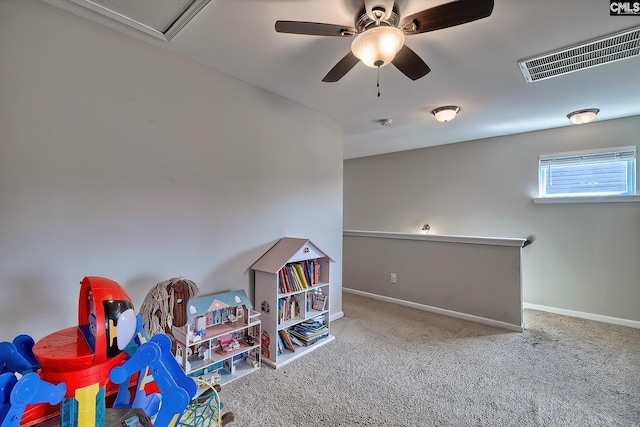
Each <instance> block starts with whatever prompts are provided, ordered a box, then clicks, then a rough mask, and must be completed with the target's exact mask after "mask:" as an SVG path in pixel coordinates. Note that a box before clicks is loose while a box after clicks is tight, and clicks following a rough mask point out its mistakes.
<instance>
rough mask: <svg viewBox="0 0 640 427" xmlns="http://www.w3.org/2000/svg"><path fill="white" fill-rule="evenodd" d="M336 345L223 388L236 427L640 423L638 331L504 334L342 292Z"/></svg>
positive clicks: (551, 324)
mask: <svg viewBox="0 0 640 427" xmlns="http://www.w3.org/2000/svg"><path fill="white" fill-rule="evenodd" d="M343 312H344V314H345V316H344V318H342V319H338V320H336V321H334V322H332V323H331V333H332V335H334V336H335V337H336V339H335V340H334V341H333V342H330V343H328V344H327V345H325V346H323V347H320V348H318V349H317V350H315V351H313V352H311V353H309V354H308V355H305V356H304V357H302V358H300V359H298V360H295V361H293V362H291V363H289V364H288V365H285V366H283V367H280V368H278V369H272V368H270V367H268V366H267V365H263V367H262V368H261V369H260V370H259V371H256V372H254V373H252V374H250V375H247V376H245V377H242V378H240V379H238V380H236V381H234V382H232V383H229V384H226V385H225V386H223V388H222V392H221V398H222V401H223V402H224V405H225V410H226V411H230V412H233V414H234V416H235V421H234V422H233V423H231V424H230V425H231V426H239V427H279V426H287V427H315V426H398V427H400V426H402V427H407V426H420V427H427V426H437V427H466V426H470V427H471V426H473V427H500V426H514V427H516V426H517V427H526V426H550V427H551V426H552V427H562V426H567V427H569V426H570V427H587V426H594V427H605V426H620V427H633V426H640V329H633V328H628V327H623V326H616V325H610V324H604V323H599V322H594V321H589V320H583V319H578V318H572V317H567V316H561V315H556V314H550V313H544V312H539V311H534V310H525V312H524V320H525V328H526V329H525V331H524V332H523V333H519V332H511V331H506V330H502V329H498V328H494V327H490V326H486V325H481V324H477V323H472V322H468V321H464V320H460V319H455V318H450V317H446V316H441V315H437V314H433V313H429V312H424V311H420V310H416V309H412V308H408V307H404V306H399V305H395V304H391V303H387V302H382V301H379V300H375V299H371V298H366V297H362V296H358V295H354V294H348V293H345V294H344V296H343Z"/></svg>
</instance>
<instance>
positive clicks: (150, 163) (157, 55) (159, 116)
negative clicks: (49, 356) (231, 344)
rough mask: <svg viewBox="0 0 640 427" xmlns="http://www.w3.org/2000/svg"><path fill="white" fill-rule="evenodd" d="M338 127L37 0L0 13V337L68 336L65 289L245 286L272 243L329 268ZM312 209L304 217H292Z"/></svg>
mask: <svg viewBox="0 0 640 427" xmlns="http://www.w3.org/2000/svg"><path fill="white" fill-rule="evenodd" d="M342 168H343V161H342V128H341V126H340V125H339V124H338V123H337V122H336V121H335V120H333V119H330V118H328V117H326V116H324V115H321V114H318V113H317V112H314V111H312V110H309V109H307V108H305V107H303V106H301V105H297V104H294V103H292V102H290V101H288V100H285V99H283V98H281V97H278V96H275V95H273V94H271V93H267V92H265V91H263V90H260V89H257V88H255V87H252V86H249V85H247V84H244V83H242V82H239V81H237V80H235V79H233V78H231V77H229V76H226V75H223V74H220V73H216V72H213V71H211V70H209V69H206V68H204V67H202V66H200V65H198V64H195V63H192V62H189V61H186V60H184V59H182V58H180V57H178V56H176V55H174V54H172V53H168V52H166V51H164V50H162V49H159V48H158V47H154V46H153V45H151V44H147V43H145V42H143V41H141V40H138V39H135V38H132V37H130V36H127V35H124V34H121V33H118V32H115V31H113V30H111V29H108V28H106V27H103V26H101V25H98V24H95V23H93V22H90V21H87V20H84V19H82V18H79V17H77V16H75V15H72V14H70V13H68V12H65V11H62V10H60V9H58V8H55V7H52V6H50V5H48V4H45V3H43V2H41V1H38V0H8V1H7V0H3V1H0V319H1V322H0V340H7V339H12V338H13V337H14V336H15V335H17V334H19V333H28V334H31V335H32V336H34V338H36V339H38V338H40V337H42V336H43V335H44V334H46V333H49V332H53V331H55V330H59V329H62V328H66V327H69V326H73V325H75V324H77V304H78V290H79V282H80V280H81V279H82V278H83V277H84V276H87V275H99V276H106V277H108V278H111V279H113V280H116V281H117V282H119V283H120V284H122V285H123V286H124V287H125V288H126V289H127V291H128V292H129V294H130V295H131V297H132V298H133V300H134V304H135V305H136V306H138V307H139V304H140V303H141V301H142V299H143V298H144V296H145V295H146V293H147V292H148V290H149V289H150V288H151V287H152V286H154V285H155V284H156V283H158V282H160V281H162V280H165V279H168V278H171V277H175V276H184V277H186V278H189V279H192V280H194V281H195V282H196V283H197V284H198V285H199V287H200V289H201V291H202V292H203V293H210V292H215V291H224V290H229V289H246V290H247V291H248V293H249V295H250V296H251V295H252V289H251V285H252V274H250V271H249V266H250V265H251V264H252V263H253V262H255V261H256V260H257V259H258V258H259V257H260V256H261V255H262V254H263V253H264V252H265V251H266V250H267V249H269V248H270V247H271V246H272V245H273V244H274V243H275V242H276V241H277V239H278V238H280V237H282V236H293V237H307V238H310V239H311V240H312V241H313V242H315V243H316V244H317V245H318V246H319V247H321V248H322V249H323V250H324V251H326V252H327V253H328V254H330V256H331V258H332V259H333V260H334V261H335V263H334V264H333V265H332V269H331V273H332V277H331V280H332V283H333V285H334V290H333V291H332V292H331V295H332V301H331V307H332V310H333V313H336V312H339V311H340V310H341V292H340V289H341V278H342V273H341V269H342V200H343V197H342ZM308 207H312V209H307V208H308Z"/></svg>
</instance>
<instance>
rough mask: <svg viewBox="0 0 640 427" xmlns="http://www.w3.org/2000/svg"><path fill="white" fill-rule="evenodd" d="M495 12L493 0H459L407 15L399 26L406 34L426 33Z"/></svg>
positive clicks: (484, 16)
mask: <svg viewBox="0 0 640 427" xmlns="http://www.w3.org/2000/svg"><path fill="white" fill-rule="evenodd" d="M491 12H493V0H457V1H453V2H451V3H445V4H441V5H440V6H435V7H432V8H430V9H426V10H423V11H422V12H418V13H414V14H413V15H409V16H406V17H405V18H403V19H402V21H400V26H399V28H400V29H402V31H404V33H405V34H406V35H411V34H420V33H426V32H428V31H435V30H441V29H443V28H449V27H454V26H456V25H460V24H465V23H467V22H471V21H475V20H478V19H482V18H486V17H487V16H489V15H491Z"/></svg>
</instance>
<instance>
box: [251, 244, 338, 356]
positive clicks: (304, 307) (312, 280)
mask: <svg viewBox="0 0 640 427" xmlns="http://www.w3.org/2000/svg"><path fill="white" fill-rule="evenodd" d="M331 262H332V260H331V258H329V256H328V255H327V254H325V253H324V252H322V251H321V250H320V249H319V248H318V247H317V246H316V245H315V244H313V243H312V242H311V241H310V240H308V239H299V238H293V237H283V238H282V239H280V240H279V241H278V242H277V243H276V244H275V245H274V246H273V247H272V248H271V249H269V250H268V251H267V252H266V253H265V254H264V255H263V256H262V257H261V258H260V259H259V260H258V261H256V262H255V263H254V264H253V265H252V266H251V269H252V270H253V271H254V274H255V300H254V301H255V304H254V305H255V309H256V310H258V311H260V317H261V319H262V337H261V351H262V361H263V362H264V363H266V364H267V365H269V366H271V367H274V368H278V367H280V366H283V365H285V364H286V363H289V362H291V361H293V360H295V359H297V358H299V357H302V356H303V355H305V354H307V353H308V352H310V351H313V350H315V349H316V348H318V347H320V346H322V345H324V344H326V343H328V342H330V341H332V340H333V339H334V337H333V336H332V335H331V333H330V324H329V299H330V298H329V297H330V290H331V286H330V283H329V277H330V276H329V267H330V263H331ZM314 307H315V308H314ZM280 331H286V332H287V334H289V336H290V337H291V341H292V342H293V348H294V351H291V350H290V349H289V348H287V347H288V346H287V345H286V344H287V343H286V342H285V341H286V337H285V339H284V340H283V338H282V336H281V332H280ZM292 331H295V332H292ZM295 334H298V337H296V336H295ZM296 341H297V343H296ZM289 347H290V346H289Z"/></svg>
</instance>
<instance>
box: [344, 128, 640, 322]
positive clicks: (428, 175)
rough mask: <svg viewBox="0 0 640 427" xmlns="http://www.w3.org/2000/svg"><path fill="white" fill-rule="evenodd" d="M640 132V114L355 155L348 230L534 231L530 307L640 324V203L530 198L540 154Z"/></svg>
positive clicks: (527, 284)
mask: <svg viewBox="0 0 640 427" xmlns="http://www.w3.org/2000/svg"><path fill="white" fill-rule="evenodd" d="M639 134H640V116H636V117H631V118H626V119H619V120H611V121H603V122H598V121H596V122H593V123H590V124H588V125H581V126H567V127H563V128H558V129H553V130H547V131H540V132H532V133H527V134H520V135H513V136H505V137H499V138H489V139H485V140H478V141H471V142H464V143H458V144H450V145H443V146H437V147H430V148H425V149H421V150H413V151H406V152H400V153H394V154H387V155H380V156H372V157H365V158H360V159H352V160H347V161H345V167H344V200H345V202H344V228H345V229H347V230H379V231H396V232H419V230H420V228H421V227H422V225H423V224H424V223H428V224H430V226H431V233H434V234H454V235H456V234H457V235H472V236H495V237H527V236H530V235H532V236H534V238H535V241H534V243H533V244H532V245H530V246H527V247H526V248H524V249H523V253H522V255H523V272H522V273H523V294H524V301H525V303H529V304H537V305H542V306H549V307H554V308H559V309H564V310H570V311H577V312H583V313H591V314H595V315H600V316H611V317H615V318H619V319H629V320H633V321H638V320H640V286H639V284H640V263H639V262H638V260H640V204H638V203H601V204H562V205H535V204H533V202H532V200H531V197H532V196H535V195H537V191H538V189H537V188H538V175H537V161H538V156H539V155H540V154H543V153H554V152H562V151H572V150H582V149H590V148H598V147H609V146H611V147H613V146H625V145H634V144H638V135H639ZM349 262H350V260H349V259H348V258H345V259H344V263H345V264H347V263H349ZM344 287H350V286H349V283H344Z"/></svg>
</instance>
